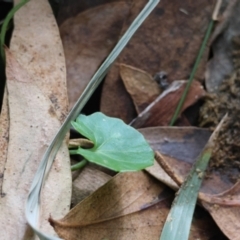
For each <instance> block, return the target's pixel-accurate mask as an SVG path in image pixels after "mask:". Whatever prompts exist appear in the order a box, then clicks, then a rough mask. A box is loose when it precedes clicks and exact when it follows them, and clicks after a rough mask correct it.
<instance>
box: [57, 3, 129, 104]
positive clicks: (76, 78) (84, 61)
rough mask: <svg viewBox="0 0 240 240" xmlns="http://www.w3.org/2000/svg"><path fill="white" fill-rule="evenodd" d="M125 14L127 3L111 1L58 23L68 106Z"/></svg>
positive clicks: (117, 31) (112, 42) (109, 45)
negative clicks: (64, 61)
mask: <svg viewBox="0 0 240 240" xmlns="http://www.w3.org/2000/svg"><path fill="white" fill-rule="evenodd" d="M127 13H128V5H127V3H125V2H112V3H108V4H104V5H100V6H98V7H95V8H91V9H89V10H87V11H85V12H83V13H80V14H78V15H77V16H74V17H72V18H69V19H67V20H66V21H65V22H64V23H63V24H62V25H61V26H60V33H61V38H62V41H63V46H64V52H65V57H66V66H67V80H68V81H67V86H68V97H69V104H70V108H72V106H73V105H74V104H75V102H76V101H77V99H78V98H79V96H80V95H81V93H82V92H83V90H84V88H85V87H86V85H87V84H88V82H89V81H90V79H91V77H92V76H93V74H94V73H95V72H96V70H97V69H98V67H99V65H100V64H101V62H102V61H103V60H104V59H105V58H106V57H107V55H108V54H109V53H110V51H111V49H112V48H113V47H114V46H115V44H116V43H117V41H118V39H119V36H120V31H121V28H122V25H123V21H124V19H125V17H126V15H127ZM106 16H107V17H106Z"/></svg>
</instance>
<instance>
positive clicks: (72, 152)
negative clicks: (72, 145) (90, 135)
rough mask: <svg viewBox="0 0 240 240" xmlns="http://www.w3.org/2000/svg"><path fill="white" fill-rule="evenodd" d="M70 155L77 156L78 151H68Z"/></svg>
mask: <svg viewBox="0 0 240 240" xmlns="http://www.w3.org/2000/svg"><path fill="white" fill-rule="evenodd" d="M69 154H70V155H75V154H78V149H73V150H69Z"/></svg>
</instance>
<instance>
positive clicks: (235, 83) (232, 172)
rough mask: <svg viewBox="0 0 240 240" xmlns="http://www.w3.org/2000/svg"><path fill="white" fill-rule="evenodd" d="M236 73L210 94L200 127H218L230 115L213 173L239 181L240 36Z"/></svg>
mask: <svg viewBox="0 0 240 240" xmlns="http://www.w3.org/2000/svg"><path fill="white" fill-rule="evenodd" d="M233 44H235V45H236V50H235V51H234V52H233V53H232V59H233V64H234V69H235V70H234V72H233V73H232V75H231V76H230V77H228V78H226V79H225V80H224V81H223V82H222V83H221V85H220V86H219V88H218V93H210V94H208V95H207V98H206V101H205V103H204V105H203V106H202V107H201V109H200V126H201V127H209V128H210V129H212V130H214V129H215V127H216V126H217V125H218V123H219V122H220V121H221V119H222V118H223V117H224V115H225V114H226V113H227V114H228V118H227V120H226V122H225V123H224V124H223V127H222V129H221V130H220V132H219V135H218V138H217V141H216V143H215V148H214V151H213V156H212V158H211V161H210V166H209V170H208V171H209V172H212V171H215V170H217V171H220V173H224V175H227V176H228V177H229V180H231V181H233V182H235V181H236V180H238V179H240V64H239V63H240V50H238V49H240V37H238V38H237V39H234V40H233Z"/></svg>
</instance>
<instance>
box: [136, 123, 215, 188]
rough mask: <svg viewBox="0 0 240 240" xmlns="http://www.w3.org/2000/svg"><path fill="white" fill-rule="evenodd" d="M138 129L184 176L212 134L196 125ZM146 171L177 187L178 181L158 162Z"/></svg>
mask: <svg viewBox="0 0 240 240" xmlns="http://www.w3.org/2000/svg"><path fill="white" fill-rule="evenodd" d="M138 130H139V131H140V132H141V133H142V134H143V136H144V137H145V139H146V140H147V141H148V143H149V144H150V146H151V147H152V149H153V150H154V151H159V152H160V153H161V155H163V156H164V157H165V158H167V159H168V160H169V161H171V162H169V165H170V166H171V167H173V168H174V170H175V169H176V168H178V169H179V171H183V172H184V174H185V175H184V177H185V176H186V174H187V173H188V171H189V170H190V167H191V163H192V161H193V160H194V159H196V157H197V156H198V154H199V153H200V152H201V150H202V149H203V147H204V146H205V144H206V142H207V140H208V138H209V137H210V134H211V133H210V131H208V130H206V129H201V128H196V127H184V128H182V127H149V128H142V129H138ZM175 159H177V160H175ZM177 164H178V165H177ZM175 166H176V167H175ZM146 171H148V172H149V173H150V174H151V175H153V176H154V177H155V178H157V179H158V180H160V181H161V182H163V183H165V184H166V185H168V186H170V187H171V188H173V189H176V188H177V184H176V182H174V181H173V180H172V179H171V178H170V177H169V175H168V174H167V173H166V172H165V170H164V169H163V168H162V167H161V166H160V165H159V164H156V162H155V163H154V165H153V166H152V167H149V168H147V169H146ZM183 172H182V173H183ZM181 180H183V178H181Z"/></svg>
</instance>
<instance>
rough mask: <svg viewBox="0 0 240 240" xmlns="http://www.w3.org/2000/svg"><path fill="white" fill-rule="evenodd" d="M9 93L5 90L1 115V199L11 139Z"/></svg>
mask: <svg viewBox="0 0 240 240" xmlns="http://www.w3.org/2000/svg"><path fill="white" fill-rule="evenodd" d="M7 98H8V93H7V91H6V89H5V91H4V97H3V104H2V111H1V115H0V149H1V156H0V197H4V195H5V194H4V193H3V191H2V183H3V178H4V168H5V164H6V161H7V150H8V139H9V112H8V100H7Z"/></svg>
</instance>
